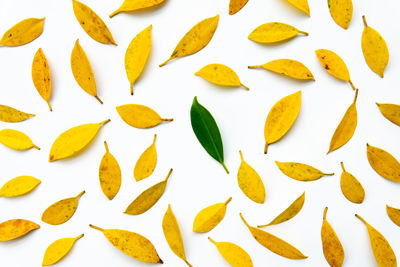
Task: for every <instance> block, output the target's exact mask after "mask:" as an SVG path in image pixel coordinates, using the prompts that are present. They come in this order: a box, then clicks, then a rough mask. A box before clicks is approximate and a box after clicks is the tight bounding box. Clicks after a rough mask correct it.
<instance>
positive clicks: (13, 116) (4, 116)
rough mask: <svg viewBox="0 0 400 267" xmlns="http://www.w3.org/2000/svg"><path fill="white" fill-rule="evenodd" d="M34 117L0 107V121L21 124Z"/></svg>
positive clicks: (3, 106)
mask: <svg viewBox="0 0 400 267" xmlns="http://www.w3.org/2000/svg"><path fill="white" fill-rule="evenodd" d="M34 116H35V114H29V113H25V112H22V111H20V110H17V109H15V108H12V107H9V106H5V105H0V121H4V122H21V121H24V120H27V119H29V118H31V117H34Z"/></svg>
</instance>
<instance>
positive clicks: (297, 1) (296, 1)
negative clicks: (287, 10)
mask: <svg viewBox="0 0 400 267" xmlns="http://www.w3.org/2000/svg"><path fill="white" fill-rule="evenodd" d="M286 1H288V2H289V3H290V4H292V5H293V6H294V7H296V8H297V9H299V10H300V11H302V12H304V13H306V14H307V15H308V16H310V7H309V6H308V0H286Z"/></svg>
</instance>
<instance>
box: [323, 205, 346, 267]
mask: <svg viewBox="0 0 400 267" xmlns="http://www.w3.org/2000/svg"><path fill="white" fill-rule="evenodd" d="M327 211H328V207H326V208H325V210H324V216H323V222H322V227H321V239H322V248H323V251H324V256H325V259H326V261H327V262H328V264H329V265H330V266H331V267H341V266H342V264H343V260H344V249H343V246H342V243H340V240H339V238H338V236H337V235H336V233H335V230H333V228H332V226H331V225H330V223H329V222H328V221H327V220H326V212H327Z"/></svg>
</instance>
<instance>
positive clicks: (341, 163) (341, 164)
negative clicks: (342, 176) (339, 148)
mask: <svg viewBox="0 0 400 267" xmlns="http://www.w3.org/2000/svg"><path fill="white" fill-rule="evenodd" d="M340 166H341V167H342V170H343V171H344V172H345V171H346V169H345V168H344V165H343V161H341V162H340Z"/></svg>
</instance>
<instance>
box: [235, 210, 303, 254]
mask: <svg viewBox="0 0 400 267" xmlns="http://www.w3.org/2000/svg"><path fill="white" fill-rule="evenodd" d="M240 218H241V219H242V220H243V222H244V224H245V225H246V226H247V228H248V229H249V231H250V233H251V234H252V236H253V237H254V239H255V240H257V242H258V243H260V244H261V245H262V246H263V247H265V248H267V249H269V250H270V251H272V252H274V253H275V254H277V255H279V256H282V257H285V258H288V259H293V260H302V259H306V258H307V256H305V255H304V254H303V253H301V251H300V250H298V249H297V248H295V247H294V246H292V245H291V244H289V243H287V242H286V241H284V240H282V239H280V238H279V237H277V236H274V235H273V234H270V233H268V232H266V231H263V230H261V229H258V228H256V227H253V226H250V225H249V224H248V223H247V222H246V220H245V219H244V218H243V215H242V214H241V213H240Z"/></svg>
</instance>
